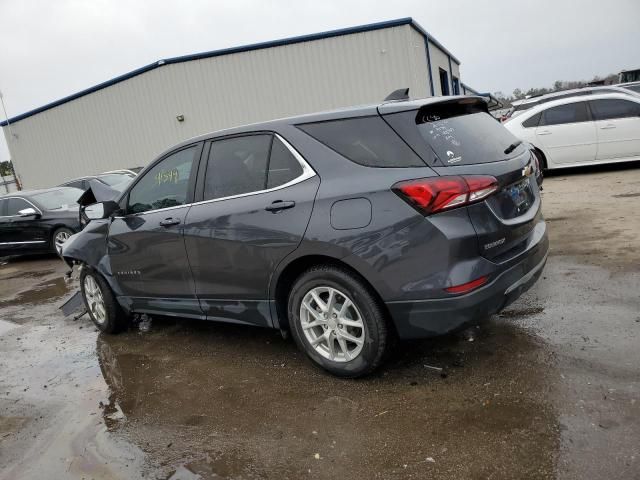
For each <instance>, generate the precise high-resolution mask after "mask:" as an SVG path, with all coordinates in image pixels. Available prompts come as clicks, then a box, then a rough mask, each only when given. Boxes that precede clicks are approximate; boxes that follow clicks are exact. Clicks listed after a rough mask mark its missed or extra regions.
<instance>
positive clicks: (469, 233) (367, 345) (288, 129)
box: [61, 97, 548, 377]
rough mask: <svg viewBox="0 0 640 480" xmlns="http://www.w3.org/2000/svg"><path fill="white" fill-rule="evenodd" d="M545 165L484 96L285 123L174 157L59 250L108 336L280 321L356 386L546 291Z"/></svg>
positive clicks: (229, 134) (210, 140) (92, 213)
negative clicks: (140, 323) (411, 344)
mask: <svg viewBox="0 0 640 480" xmlns="http://www.w3.org/2000/svg"><path fill="white" fill-rule="evenodd" d="M538 169H539V167H538V165H537V160H536V157H535V155H534V154H533V153H532V151H531V150H530V148H529V147H528V146H527V145H524V144H522V143H521V142H519V141H518V140H517V139H516V138H515V137H513V136H512V135H511V133H509V132H508V131H507V130H506V129H505V128H504V127H502V126H501V125H500V124H499V123H498V122H496V121H495V120H494V119H493V118H492V117H491V116H490V115H489V114H488V112H487V107H486V103H485V102H484V100H483V99H481V98H477V97H444V98H430V99H423V100H412V101H394V102H387V103H383V104H381V105H373V106H367V107H358V108H352V109H346V110H340V111H334V112H327V113H317V114H313V115H306V116H299V117H294V118H287V119H283V120H275V121H270V122H265V123H260V124H254V125H248V126H243V127H240V128H234V129H231V130H225V131H221V132H216V133H212V134H208V135H203V136H201V137H197V138H194V139H191V140H188V141H186V142H184V143H182V144H180V145H177V146H176V147H174V148H172V149H171V150H169V151H168V152H166V153H164V154H163V155H161V156H160V157H159V158H158V159H157V160H155V161H154V162H153V163H151V164H150V165H149V166H148V167H147V168H145V169H144V170H143V171H142V172H141V173H140V174H139V176H138V177H137V178H136V179H135V180H134V181H133V182H132V184H131V185H130V186H129V187H128V188H127V190H126V191H125V192H124V193H123V194H122V195H121V197H120V198H119V199H118V200H117V201H105V202H101V203H94V204H93V205H90V206H87V207H86V208H85V211H84V213H85V215H86V216H87V217H88V218H90V219H91V221H90V222H89V224H88V225H87V226H86V227H85V228H84V230H83V231H82V232H81V233H78V234H76V235H74V236H72V237H71V238H70V239H69V240H68V241H67V242H66V243H65V244H64V246H63V249H62V251H61V255H62V256H63V258H64V259H65V260H66V261H67V263H69V265H79V266H80V268H81V273H80V284H81V294H82V296H83V298H84V302H85V305H86V307H87V310H88V311H89V314H90V316H91V319H92V320H93V321H94V322H95V324H96V326H97V327H98V328H99V329H100V330H102V331H104V332H109V333H113V332H117V331H119V330H121V329H123V328H126V326H127V319H128V317H129V316H130V315H131V314H133V313H147V314H156V315H171V316H176V317H185V318H196V319H205V320H214V321H223V322H231V323H239V324H246V325H254V326H262V327H270V328H277V329H280V330H282V331H283V332H285V331H287V332H290V333H291V335H292V336H293V338H294V339H295V341H296V343H297V344H298V346H299V347H300V348H301V349H302V350H303V351H304V352H305V353H306V354H307V355H308V356H309V358H310V359H311V360H312V361H313V362H315V363H316V364H318V365H320V366H321V367H322V368H324V369H326V370H328V371H329V372H331V373H333V374H335V375H338V376H342V377H357V376H360V375H364V374H367V373H369V372H371V371H372V370H373V369H375V368H376V367H377V366H378V365H379V364H380V363H381V361H382V359H383V357H384V354H385V352H386V350H387V349H388V345H390V339H391V338H392V337H396V336H397V337H399V338H400V339H409V338H424V337H430V336H435V335H441V334H444V333H447V332H450V331H453V330H455V329H459V328H462V327H464V326H467V325H469V324H472V323H475V322H478V321H480V320H482V319H485V318H487V317H489V316H490V315H491V314H494V313H496V312H498V311H500V310H501V309H503V308H504V307H505V306H506V305H508V304H509V303H511V302H513V301H514V300H515V299H516V298H518V296H520V295H521V294H522V293H523V292H524V291H525V290H527V289H528V288H529V287H530V286H531V285H532V284H533V283H534V282H535V281H536V280H537V278H538V277H539V276H540V274H541V272H542V269H543V267H544V265H545V261H546V259H547V251H548V240H547V231H546V224H545V222H544V220H543V218H542V214H541V205H540V188H539V185H538V180H537V178H538V177H537V172H538ZM540 178H541V177H540ZM96 199H97V198H93V200H92V201H95V200H96ZM85 203H86V202H85Z"/></svg>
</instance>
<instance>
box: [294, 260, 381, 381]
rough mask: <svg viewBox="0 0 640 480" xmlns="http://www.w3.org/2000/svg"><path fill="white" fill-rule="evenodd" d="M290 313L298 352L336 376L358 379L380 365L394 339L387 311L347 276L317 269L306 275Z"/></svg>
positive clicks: (360, 283)
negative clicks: (389, 326)
mask: <svg viewBox="0 0 640 480" xmlns="http://www.w3.org/2000/svg"><path fill="white" fill-rule="evenodd" d="M287 310H288V315H289V323H290V325H291V333H292V335H293V338H294V340H295V342H296V344H297V345H298V347H299V348H300V349H301V350H302V351H303V352H305V354H306V355H307V356H308V357H309V358H310V359H311V360H312V361H313V363H315V364H316V365H318V366H320V367H322V368H323V369H325V370H327V371H328V372H330V373H332V374H333V375H336V376H338V377H343V378H355V377H360V376H363V375H367V374H368V373H371V372H372V371H373V370H375V369H376V368H377V367H378V366H379V365H380V363H381V362H382V359H383V357H384V354H385V351H386V349H387V346H388V340H389V336H390V335H389V334H390V332H389V331H388V326H387V320H386V313H385V310H384V308H383V306H382V305H381V303H380V300H379V299H378V298H377V297H376V296H375V294H374V293H373V292H372V291H371V289H370V288H369V286H368V285H366V284H365V283H364V282H363V281H362V280H360V279H359V278H357V276H355V275H354V274H352V273H351V272H349V271H348V270H346V269H343V268H339V267H335V266H330V265H319V266H315V267H312V268H310V269H309V270H307V271H305V272H304V273H303V274H302V275H300V276H299V277H298V279H297V280H296V281H295V282H294V284H293V287H292V289H291V292H290V294H289V302H288V309H287Z"/></svg>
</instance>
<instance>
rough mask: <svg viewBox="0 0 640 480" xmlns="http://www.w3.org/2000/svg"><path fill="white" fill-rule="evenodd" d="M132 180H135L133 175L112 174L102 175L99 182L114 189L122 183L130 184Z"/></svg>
mask: <svg viewBox="0 0 640 480" xmlns="http://www.w3.org/2000/svg"><path fill="white" fill-rule="evenodd" d="M132 178H134V177H133V175H128V174H126V173H110V174H108V175H100V176H99V177H98V180H100V181H101V182H102V183H106V184H107V185H109V186H110V187H113V186H114V185H118V184H120V183H122V182H130V181H131V179H132Z"/></svg>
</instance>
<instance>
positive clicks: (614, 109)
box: [590, 98, 640, 120]
mask: <svg viewBox="0 0 640 480" xmlns="http://www.w3.org/2000/svg"><path fill="white" fill-rule="evenodd" d="M590 105H591V111H592V112H593V117H594V119H595V120H612V119H614V118H629V117H638V116H640V103H636V102H630V101H629V100H621V99H617V98H615V99H614V98H611V99H606V100H593V101H591V102H590Z"/></svg>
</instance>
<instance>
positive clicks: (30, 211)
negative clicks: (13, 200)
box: [18, 207, 38, 217]
mask: <svg viewBox="0 0 640 480" xmlns="http://www.w3.org/2000/svg"><path fill="white" fill-rule="evenodd" d="M18 215H20V216H21V217H37V216H38V212H36V209H35V208H32V207H29V208H25V209H22V210H20V211H19V212H18Z"/></svg>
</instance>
